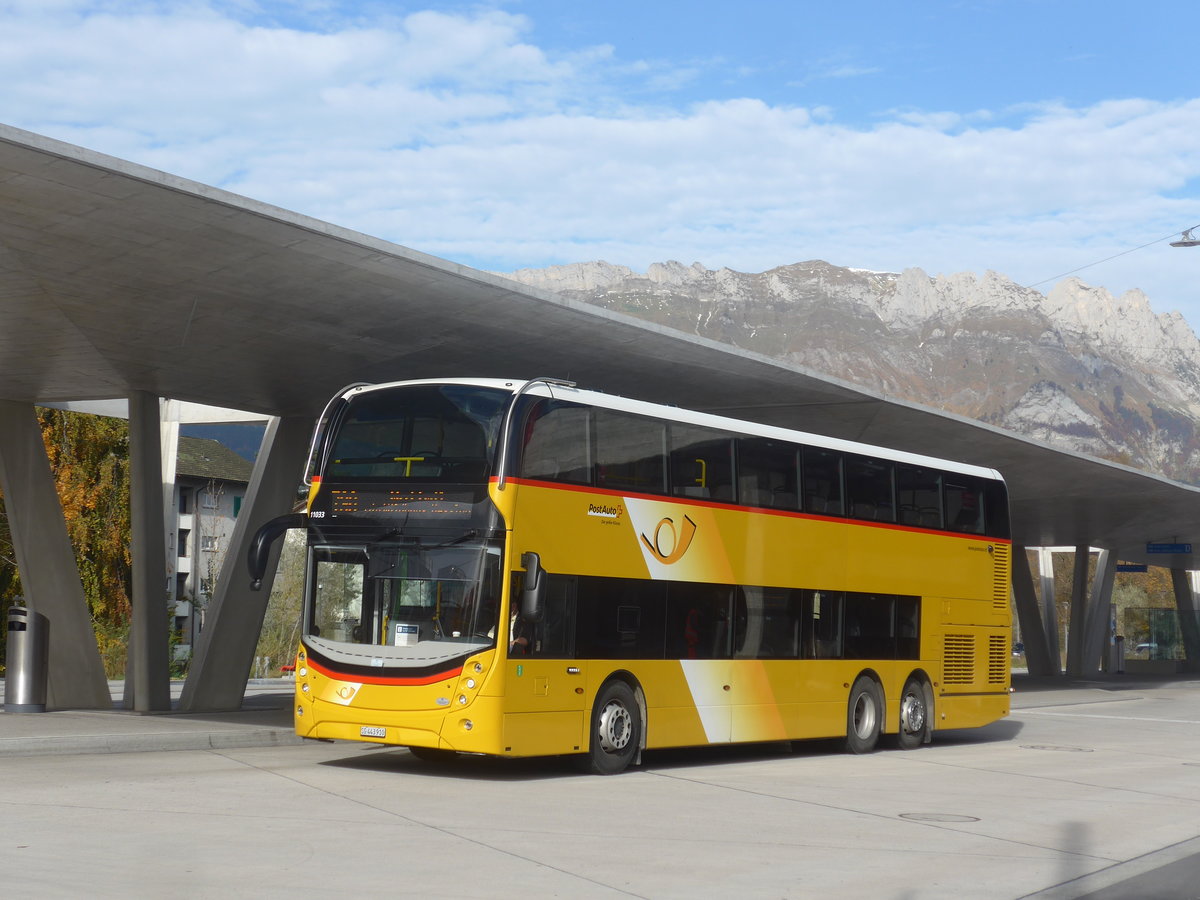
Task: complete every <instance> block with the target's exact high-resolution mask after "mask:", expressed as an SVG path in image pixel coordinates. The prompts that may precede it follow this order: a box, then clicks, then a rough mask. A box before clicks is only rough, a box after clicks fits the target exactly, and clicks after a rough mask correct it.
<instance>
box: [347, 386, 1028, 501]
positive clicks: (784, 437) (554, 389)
mask: <svg viewBox="0 0 1200 900" xmlns="http://www.w3.org/2000/svg"><path fill="white" fill-rule="evenodd" d="M533 381H534V382H535V383H534V384H532V385H530V386H529V387H528V388H526V389H525V391H524V393H526V394H529V395H532V396H535V397H550V398H553V399H558V400H571V401H573V402H575V403H582V404H585V405H587V406H596V407H601V408H603V409H611V410H616V411H618V412H627V413H631V414H636V415H640V416H648V417H651V418H655V419H663V420H665V421H668V422H680V423H684V424H688V425H701V426H704V427H707V428H714V429H720V430H723V431H730V432H735V433H738V434H743V435H751V436H754V437H763V438H772V439H775V440H781V441H790V442H793V443H801V444H808V445H810V446H814V447H822V448H826V449H830V450H841V451H844V452H846V453H857V454H861V455H863V456H874V457H878V458H881V459H888V460H892V461H893V462H902V463H907V464H909V465H915V466H924V467H928V468H934V469H942V470H944V471H947V472H957V473H959V474H962V475H974V476H976V477H979V478H991V479H995V480H998V481H1003V480H1004V478H1003V476H1002V475H1001V474H1000V473H999V472H997V471H996V470H995V469H989V468H985V467H983V466H974V465H970V464H969V463H961V462H956V461H954V460H948V459H941V458H938V457H933V456H923V455H921V454H918V453H909V452H907V451H904V450H895V449H892V448H890V447H879V446H876V445H873V444H861V443H858V442H857V441H848V440H843V439H842V438H835V437H828V436H826V435H821V434H813V433H811V432H807V431H799V430H794V429H788V428H779V427H777V426H774V425H763V424H760V423H758V422H750V421H747V420H745V419H732V418H729V417H727V416H720V415H715V414H713V413H705V412H698V411H696V410H690V409H683V408H681V407H677V406H664V405H663V404H660V403H649V402H647V401H645V400H632V399H630V398H628V397H619V396H616V395H614V394H605V393H602V392H600V391H589V390H585V389H582V388H579V387H576V386H573V385H570V384H568V383H558V382H553V383H551V382H547V381H542V380H541V379H533ZM527 383H528V382H527V380H525V379H503V378H422V379H416V380H410V381H392V382H383V383H380V384H360V385H354V386H351V387H349V388H345V389H343V390H342V391H340V392H339V393H338V394H337V396H338V397H344V398H346V399H350V397H351V396H353V395H356V394H360V393H370V392H373V391H381V390H390V389H392V388H398V387H407V386H410V385H419V384H460V385H470V386H476V387H489V388H496V389H498V390H502V391H509V392H511V393H516V392H517V391H518V390H521V388H522V387H523V386H524V385H526V384H527Z"/></svg>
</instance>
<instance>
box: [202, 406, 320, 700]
mask: <svg viewBox="0 0 1200 900" xmlns="http://www.w3.org/2000/svg"><path fill="white" fill-rule="evenodd" d="M312 426H313V421H312V419H308V418H288V419H275V420H272V422H271V423H270V424H269V425H268V426H267V431H266V434H265V435H264V436H263V443H262V448H261V449H260V450H259V453H258V460H257V462H255V464H254V473H253V474H252V475H251V476H250V487H249V489H248V490H247V492H246V499H245V502H244V503H243V505H242V511H241V514H240V515H239V516H238V520H237V524H236V525H235V526H234V529H233V535H232V536H231V538H230V541H229V545H230V546H229V552H228V553H226V554H225V563H224V565H223V566H222V567H221V573H220V575H219V576H218V578H217V587H216V591H215V592H214V594H213V598H212V602H211V603H210V604H209V606H208V611H207V613H206V615H205V620H204V630H203V631H202V632H201V633H200V640H199V641H198V642H197V647H196V653H195V655H194V656H193V657H192V665H191V668H190V670H189V671H188V677H187V681H186V682H185V683H184V685H183V694H182V696H181V698H180V701H179V706H180V709H185V710H188V711H192V712H215V711H220V710H229V709H239V708H240V707H241V705H242V697H243V696H244V695H245V692H246V682H247V681H248V680H249V678H250V668H251V666H252V665H253V664H254V648H255V646H257V644H258V635H259V632H260V631H261V630H262V623H263V617H264V615H265V614H266V611H267V600H268V599H269V598H270V589H269V588H268V587H266V585H269V584H270V583H271V579H272V578H273V577H274V572H275V566H276V565H277V564H278V561H279V545H278V544H276V546H275V548H274V552H273V553H272V554H271V562H270V565H269V566H268V568H267V573H266V578H264V579H263V584H264V588H263V590H261V591H252V590H250V576H249V574H248V573H247V571H246V552H247V550H248V549H249V546H250V540H251V539H252V538H253V537H254V533H255V532H256V531H258V529H259V527H260V526H262V525H263V524H264V523H265V522H267V521H269V520H270V519H273V518H275V516H278V515H282V514H284V513H287V512H289V511H291V509H292V507H293V505H294V504H295V502H296V499H297V494H296V490H297V488H298V487H299V486H300V483H301V481H302V478H303V475H304V463H305V455H306V454H307V453H308V441H309V437H310V435H311V432H312Z"/></svg>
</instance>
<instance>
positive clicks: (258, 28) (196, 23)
mask: <svg viewBox="0 0 1200 900" xmlns="http://www.w3.org/2000/svg"><path fill="white" fill-rule="evenodd" d="M237 9H238V6H237V5H226V6H222V7H219V8H218V7H215V6H211V5H205V4H204V3H203V2H196V3H187V4H174V3H146V4H141V5H133V6H131V5H129V4H116V3H110V4H107V5H98V4H89V3H85V2H82V0H54V2H52V3H46V2H41V0H39V2H38V3H36V4H34V3H26V2H0V26H2V27H0V78H2V79H3V81H4V83H5V86H6V87H5V90H4V92H3V93H2V94H0V120H3V121H6V122H8V123H10V124H14V125H17V126H19V127H23V128H29V129H31V130H33V131H38V132H42V133H45V134H50V135H52V136H55V137H60V138H63V139H66V140H70V141H73V142H75V143H79V144H82V145H84V146H86V147H89V148H92V149H97V150H101V151H103V152H107V153H112V154H114V155H117V156H120V157H123V158H127V159H132V160H135V161H138V162H142V163H146V164H149V165H152V166H155V167H158V168H161V169H165V170H167V171H170V172H172V173H175V174H179V175H184V176H187V177H191V178H195V179H197V180H200V181H203V182H206V183H210V184H217V185H219V186H222V187H226V188H228V189H231V190H234V191H238V192H240V193H244V194H247V195H249V196H251V197H254V198H256V199H260V200H265V201H267V202H271V203H275V204H278V205H280V206H284V207H287V208H291V209H295V210H298V211H301V212H305V213H308V214H311V215H315V216H318V217H321V218H325V219H328V220H331V221H333V222H336V223H339V224H343V225H348V226H350V227H353V228H357V229H359V230H362V231H366V232H368V233H371V234H375V235H378V236H381V237H385V238H389V239H392V240H396V241H399V242H401V243H404V244H408V245H410V246H412V247H415V248H417V249H420V250H424V251H427V252H432V253H438V254H441V255H444V256H447V257H449V258H451V259H456V260H459V261H465V262H474V263H477V264H480V265H485V266H488V267H491V268H506V267H511V268H517V267H522V266H531V265H541V264H546V263H551V262H569V261H576V260H582V259H593V258H607V259H609V260H610V261H613V262H620V263H625V264H628V265H632V266H634V267H635V268H642V267H644V266H645V265H647V264H648V263H650V262H653V261H656V260H662V259H668V258H677V259H682V260H685V261H688V262H690V261H692V260H700V261H702V262H704V263H706V264H707V265H710V266H720V265H728V266H730V267H732V268H737V269H742V270H758V269H763V268H769V267H772V266H775V265H781V264H785V263H789V262H794V261H797V260H802V259H809V258H825V259H828V260H830V261H832V262H835V263H839V264H843V265H854V266H861V267H864V268H872V269H901V268H904V267H907V266H913V265H916V266H922V267H924V268H926V269H927V270H929V271H931V272H938V271H942V272H951V271H958V270H962V269H974V270H977V271H982V270H983V269H987V268H991V269H996V270H998V271H1002V272H1005V273H1006V274H1009V275H1011V276H1012V277H1014V278H1015V279H1017V280H1019V281H1022V282H1025V283H1028V282H1031V281H1035V280H1038V279H1039V278H1044V277H1048V276H1050V275H1054V274H1057V273H1058V272H1062V271H1066V270H1069V269H1071V268H1074V267H1075V266H1078V265H1085V264H1086V263H1088V262H1092V261H1094V260H1096V259H1102V258H1104V257H1105V256H1109V255H1112V254H1113V253H1117V252H1120V251H1121V250H1124V249H1128V248H1129V247H1131V246H1136V245H1137V244H1140V243H1144V242H1145V241H1146V240H1150V239H1152V238H1154V237H1157V236H1162V235H1166V234H1169V233H1171V231H1173V230H1180V229H1182V228H1185V227H1188V226H1191V225H1195V224H1197V222H1200V203H1197V202H1196V199H1195V197H1194V195H1193V194H1188V193H1187V186H1188V184H1189V182H1192V183H1193V185H1194V179H1196V178H1197V176H1200V145H1197V142H1196V140H1195V135H1196V134H1200V100H1185V101H1180V102H1176V103H1160V102H1151V101H1144V100H1123V101H1111V102H1107V103H1100V104H1096V105H1094V106H1091V107H1087V108H1082V109H1073V108H1069V107H1065V106H1032V107H1028V108H1025V109H1008V110H998V111H988V110H979V111H976V112H973V113H971V114H970V115H961V114H953V113H943V112H939V111H937V110H909V111H904V112H896V113H893V114H891V115H890V116H889V117H888V119H887V120H886V121H882V122H880V123H879V124H877V125H876V126H874V127H870V128H860V127H849V126H847V125H844V124H840V123H839V122H838V120H837V118H836V116H835V115H834V113H832V112H831V111H830V110H829V109H827V108H816V109H813V110H806V109H803V108H798V107H786V106H778V105H771V104H769V103H767V102H764V101H763V100H760V99H755V98H743V99H735V100H724V101H719V102H718V101H713V102H704V103H699V104H696V105H693V106H690V107H687V108H675V109H664V108H662V107H657V106H653V107H652V106H639V105H636V104H635V103H634V98H636V97H637V96H639V94H638V93H637V92H636V91H631V90H630V87H629V85H630V79H631V78H635V77H636V78H641V79H643V80H644V82H645V84H646V85H647V86H653V84H654V83H656V82H661V81H663V80H668V81H671V80H674V81H676V82H681V81H683V80H686V79H687V78H689V77H691V75H692V74H694V73H692V72H691V71H689V69H688V67H687V66H679V67H677V68H674V69H673V68H672V67H671V66H669V65H666V64H664V63H663V62H661V61H657V62H650V61H647V62H644V64H641V65H639V64H638V62H639V61H633V62H632V63H631V62H629V61H621V60H618V59H617V58H616V54H615V53H614V50H613V48H612V47H608V46H595V47H580V48H578V49H577V50H576V51H575V52H573V53H571V54H570V55H551V54H548V53H546V52H544V51H543V50H541V49H539V48H538V47H537V46H534V45H533V44H531V43H530V42H529V40H528V35H529V34H530V33H531V30H530V23H529V22H528V21H526V20H525V19H523V18H521V17H519V16H513V15H510V14H507V13H503V12H497V11H486V10H485V11H479V12H474V13H469V14H468V13H463V14H454V15H452V14H448V13H444V12H433V11H425V12H418V13H414V14H411V15H408V16H406V17H403V18H395V19H387V18H378V19H375V20H372V21H370V22H364V21H362V20H355V21H346V20H339V19H337V18H336V14H337V10H336V8H334V7H330V6H327V5H325V4H323V3H309V4H306V5H305V11H306V14H307V15H308V17H309V19H308V20H306V21H307V22H309V24H305V25H303V26H292V27H288V26H283V25H279V24H273V23H272V21H271V20H270V18H269V17H268V15H267V14H266V12H265V11H264V10H263V9H261V8H259V7H257V6H255V5H254V4H252V3H246V4H244V9H245V11H246V12H245V13H244V14H241V13H237ZM231 10H233V11H232V12H231ZM311 22H319V27H317V26H316V25H312V24H311ZM841 74H842V75H844V76H850V75H859V74H869V73H868V72H866V71H855V72H850V71H845V72H843V73H841ZM1147 252H1150V251H1147ZM1172 254H1173V255H1172ZM1154 260H1155V261H1154V264H1153V265H1150V264H1148V263H1145V262H1142V263H1141V268H1139V267H1138V265H1139V257H1138V256H1137V255H1135V256H1130V257H1124V258H1122V260H1121V261H1119V262H1115V263H1112V264H1106V266H1105V267H1100V268H1097V269H1096V270H1095V271H1094V272H1086V271H1085V272H1084V273H1081V274H1082V276H1083V277H1084V278H1085V280H1086V279H1089V277H1091V278H1094V280H1095V281H1096V283H1102V284H1107V285H1108V286H1109V287H1110V288H1111V289H1113V290H1114V291H1120V290H1124V289H1126V288H1128V287H1133V286H1140V287H1143V288H1145V289H1146V290H1147V292H1148V293H1149V294H1150V296H1151V298H1152V300H1153V301H1154V303H1155V307H1156V308H1158V309H1163V308H1165V307H1167V306H1185V305H1186V304H1188V303H1190V302H1192V301H1193V300H1196V301H1198V302H1200V298H1192V297H1189V296H1187V295H1185V294H1184V293H1182V291H1181V285H1190V284H1192V283H1193V282H1194V280H1195V279H1194V277H1193V276H1194V273H1195V271H1196V266H1197V265H1200V253H1197V255H1196V256H1195V257H1194V258H1188V257H1187V253H1186V251H1172V252H1171V253H1168V254H1161V255H1160V256H1155V257H1154ZM1185 273H1186V274H1185ZM1188 314H1189V317H1190V318H1191V321H1193V322H1194V323H1200V305H1197V306H1194V307H1191V308H1189V309H1188Z"/></svg>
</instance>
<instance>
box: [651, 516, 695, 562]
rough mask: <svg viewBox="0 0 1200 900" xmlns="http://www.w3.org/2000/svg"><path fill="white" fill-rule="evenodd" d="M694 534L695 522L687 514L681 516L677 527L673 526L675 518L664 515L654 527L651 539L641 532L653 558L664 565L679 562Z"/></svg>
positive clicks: (690, 543) (690, 544)
mask: <svg viewBox="0 0 1200 900" xmlns="http://www.w3.org/2000/svg"><path fill="white" fill-rule="evenodd" d="M695 536H696V523H695V522H693V521H692V520H691V519H690V518H689V517H688V516H684V517H683V522H682V523H681V524H680V526H679V529H678V530H676V528H675V520H674V519H672V518H671V517H670V516H666V517H664V518H663V519H662V520H661V521H660V522H659V523H658V525H657V526H655V529H654V538H653V540H652V539H650V538H648V537H646V535H645V534H644V533H643V534H642V536H641V537H642V543H643V544H645V545H646V549H647V550H649V551H650V552H651V553H652V554H653V555H654V558H655V559H657V560H658V561H659V562H660V563H662V564H663V565H664V566H669V565H671V564H672V563H677V562H679V560H680V559H682V558H683V554H685V553H687V551H688V547H690V546H692V538H694V537H695Z"/></svg>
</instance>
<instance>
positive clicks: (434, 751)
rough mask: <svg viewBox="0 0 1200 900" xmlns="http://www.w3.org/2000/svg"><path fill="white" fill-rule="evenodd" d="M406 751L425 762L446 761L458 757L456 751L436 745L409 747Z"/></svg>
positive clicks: (451, 760)
mask: <svg viewBox="0 0 1200 900" xmlns="http://www.w3.org/2000/svg"><path fill="white" fill-rule="evenodd" d="M408 752H409V753H411V754H412V755H413V756H415V757H416V758H417V759H419V760H421V762H427V763H447V762H453V761H454V760H456V759H458V752H457V751H455V750H442V749H440V748H438V747H409V748H408Z"/></svg>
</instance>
